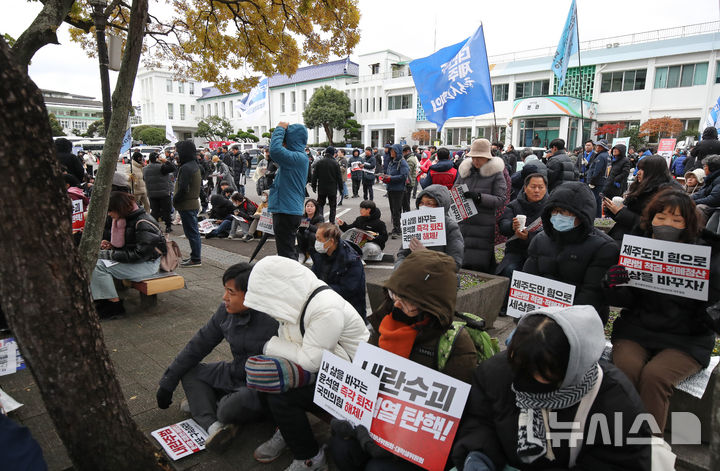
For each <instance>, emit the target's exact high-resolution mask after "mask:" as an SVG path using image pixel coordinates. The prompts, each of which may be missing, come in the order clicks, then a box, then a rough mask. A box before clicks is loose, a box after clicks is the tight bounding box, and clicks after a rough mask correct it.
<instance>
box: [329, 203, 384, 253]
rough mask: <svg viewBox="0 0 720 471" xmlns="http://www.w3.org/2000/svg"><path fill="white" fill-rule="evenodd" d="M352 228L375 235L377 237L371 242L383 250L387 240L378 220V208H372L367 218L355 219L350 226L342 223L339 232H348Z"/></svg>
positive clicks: (382, 225)
mask: <svg viewBox="0 0 720 471" xmlns="http://www.w3.org/2000/svg"><path fill="white" fill-rule="evenodd" d="M353 228H357V229H360V230H363V231H370V232H375V233H377V237H375V238H374V239H373V240H372V241H371V242H373V243H375V244H378V245H379V246H380V249H384V248H385V243H386V242H387V239H388V233H387V227H386V226H385V223H384V222H383V221H382V220H381V219H380V209H379V208H373V209H372V210H370V215H369V216H358V217H356V218H355V220H354V221H353V222H352V224H347V223H343V224H342V225H341V226H340V230H341V231H343V232H345V231H349V230H350V229H353Z"/></svg>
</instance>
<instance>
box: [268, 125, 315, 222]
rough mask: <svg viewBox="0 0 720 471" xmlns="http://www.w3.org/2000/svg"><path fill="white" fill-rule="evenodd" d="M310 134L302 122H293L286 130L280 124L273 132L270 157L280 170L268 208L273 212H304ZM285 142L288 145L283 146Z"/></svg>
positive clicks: (273, 184) (298, 214) (271, 192)
mask: <svg viewBox="0 0 720 471" xmlns="http://www.w3.org/2000/svg"><path fill="white" fill-rule="evenodd" d="M307 137H308V133H307V128H306V127H305V126H304V125H302V124H291V125H290V126H288V128H287V131H286V130H285V129H284V128H282V127H280V126H277V127H276V128H275V131H273V133H272V138H271V139H270V158H271V159H272V160H273V162H275V163H276V164H277V165H278V167H279V169H278V171H277V173H276V174H275V179H274V180H273V183H272V185H270V196H269V197H268V211H270V212H271V213H281V214H294V215H296V216H302V214H303V210H304V209H305V185H306V184H307V176H308V158H307V155H305V145H306V144H307ZM283 142H284V143H285V145H286V146H287V147H283Z"/></svg>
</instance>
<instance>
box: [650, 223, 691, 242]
mask: <svg viewBox="0 0 720 471" xmlns="http://www.w3.org/2000/svg"><path fill="white" fill-rule="evenodd" d="M652 228H653V237H654V238H655V239H660V240H667V241H668V242H677V241H678V240H680V236H681V235H682V233H683V231H684V230H685V229H678V228H677V227H672V226H656V225H655V224H653V227H652Z"/></svg>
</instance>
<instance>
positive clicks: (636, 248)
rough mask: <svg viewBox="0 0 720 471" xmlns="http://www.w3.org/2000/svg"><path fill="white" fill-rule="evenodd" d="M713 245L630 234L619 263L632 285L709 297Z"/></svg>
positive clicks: (701, 297)
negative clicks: (669, 240)
mask: <svg viewBox="0 0 720 471" xmlns="http://www.w3.org/2000/svg"><path fill="white" fill-rule="evenodd" d="M710 250H711V249H710V247H708V246H702V245H694V244H681V243H679V242H668V241H665V240H658V239H649V238H647V237H638V236H632V235H626V236H625V237H623V242H622V248H621V249H620V260H619V262H618V263H619V264H620V265H623V266H624V267H625V268H627V271H628V274H629V275H630V282H629V283H628V285H629V286H635V287H637V288H642V289H647V290H650V291H656V292H658V293H666V294H673V295H675V296H682V297H685V298H692V299H699V300H701V301H707V299H708V292H709V280H710Z"/></svg>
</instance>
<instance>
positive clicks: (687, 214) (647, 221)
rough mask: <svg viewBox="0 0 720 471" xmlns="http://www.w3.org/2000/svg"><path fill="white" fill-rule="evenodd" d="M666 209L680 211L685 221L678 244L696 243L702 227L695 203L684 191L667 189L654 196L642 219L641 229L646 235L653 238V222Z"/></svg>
mask: <svg viewBox="0 0 720 471" xmlns="http://www.w3.org/2000/svg"><path fill="white" fill-rule="evenodd" d="M666 209H670V210H675V209H677V210H679V211H680V215H681V216H682V218H683V219H684V220H685V230H684V231H683V232H682V234H681V235H680V239H679V240H678V242H686V243H687V242H690V243H692V242H693V241H695V239H697V237H698V234H700V230H701V229H702V225H701V222H700V218H699V217H698V211H697V209H696V207H695V202H694V201H693V200H692V198H691V197H690V195H688V194H687V193H685V191H683V190H674V189H665V190H662V191H660V192H658V194H656V195H655V196H653V199H651V200H650V202H649V203H648V204H647V206H645V209H644V210H643V213H642V218H641V219H640V228H641V229H642V230H643V231H645V235H647V236H649V237H652V230H653V226H652V221H653V219H654V218H655V215H656V214H657V213H662V212H663V211H665V210H666Z"/></svg>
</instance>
